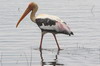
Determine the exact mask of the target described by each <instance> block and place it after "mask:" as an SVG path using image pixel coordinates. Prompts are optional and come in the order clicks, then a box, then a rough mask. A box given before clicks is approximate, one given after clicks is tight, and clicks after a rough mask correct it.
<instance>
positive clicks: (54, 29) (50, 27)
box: [16, 2, 73, 50]
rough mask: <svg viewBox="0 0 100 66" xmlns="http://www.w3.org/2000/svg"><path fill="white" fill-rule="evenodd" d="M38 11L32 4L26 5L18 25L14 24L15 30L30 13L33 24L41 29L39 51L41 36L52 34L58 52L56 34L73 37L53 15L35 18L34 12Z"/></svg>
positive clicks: (34, 4) (36, 6) (66, 27)
mask: <svg viewBox="0 0 100 66" xmlns="http://www.w3.org/2000/svg"><path fill="white" fill-rule="evenodd" d="M37 10H38V5H37V4H36V3H34V2H30V3H29V4H28V7H27V9H26V10H25V12H24V13H23V14H22V16H21V18H20V19H19V21H18V23H17V24H16V28H17V27H18V25H19V23H20V22H21V21H22V20H23V19H24V17H25V16H26V15H27V14H28V13H29V12H31V15H30V19H31V20H32V21H33V22H35V23H36V24H37V25H38V27H39V28H40V29H41V33H42V34H41V41H40V47H39V48H40V49H41V48H42V40H43V36H44V35H45V34H46V33H52V34H53V36H54V38H55V41H56V44H57V47H58V49H59V50H60V47H59V44H58V41H57V39H56V34H66V35H69V36H71V35H73V32H72V31H71V30H70V28H69V27H68V25H67V24H66V23H65V22H63V21H62V20H61V19H60V18H59V17H57V16H53V15H47V14H39V15H38V16H35V14H36V12H37Z"/></svg>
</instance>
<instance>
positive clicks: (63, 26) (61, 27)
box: [56, 22, 71, 33]
mask: <svg viewBox="0 0 100 66" xmlns="http://www.w3.org/2000/svg"><path fill="white" fill-rule="evenodd" d="M56 25H57V27H58V29H59V31H61V32H62V31H66V32H68V33H70V32H71V31H70V28H69V27H68V26H67V25H66V24H63V23H61V22H57V23H56Z"/></svg>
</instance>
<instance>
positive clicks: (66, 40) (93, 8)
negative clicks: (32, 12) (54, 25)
mask: <svg viewBox="0 0 100 66" xmlns="http://www.w3.org/2000/svg"><path fill="white" fill-rule="evenodd" d="M31 1H34V2H36V3H38V4H39V11H38V12H37V14H40V13H46V14H53V15H56V16H59V17H60V18H61V19H63V20H64V21H65V22H66V23H68V25H69V26H70V27H71V29H72V31H73V32H74V34H75V35H74V36H71V37H69V36H66V35H57V38H58V41H59V44H60V46H61V48H62V49H63V50H60V51H58V50H57V46H56V43H55V41H54V38H53V36H52V35H51V34H47V35H45V37H44V41H43V50H42V51H39V49H38V47H39V43H40V36H41V33H40V29H39V28H38V27H37V25H36V24H35V23H32V22H31V20H30V18H29V15H28V16H27V17H26V18H25V19H24V20H23V21H22V22H21V24H20V25H19V27H18V28H16V27H15V25H16V23H17V21H18V19H19V18H20V16H21V14H22V13H23V11H24V10H25V8H26V7H27V3H28V2H31ZM99 3H100V1H99V0H95V1H94V0H85V1H84V0H53V1H51V0H0V65H1V66H73V65H74V66H99V65H100V4H99Z"/></svg>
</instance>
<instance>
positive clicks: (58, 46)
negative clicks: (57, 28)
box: [52, 33, 60, 50]
mask: <svg viewBox="0 0 100 66" xmlns="http://www.w3.org/2000/svg"><path fill="white" fill-rule="evenodd" d="M52 34H53V33H52ZM53 36H54V38H55V41H56V44H57V47H58V50H60V47H59V44H58V41H57V38H56V36H55V34H53Z"/></svg>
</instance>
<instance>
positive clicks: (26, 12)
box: [16, 6, 31, 28]
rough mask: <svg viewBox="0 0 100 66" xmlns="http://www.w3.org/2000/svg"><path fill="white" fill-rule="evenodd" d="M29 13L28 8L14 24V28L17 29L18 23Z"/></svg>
mask: <svg viewBox="0 0 100 66" xmlns="http://www.w3.org/2000/svg"><path fill="white" fill-rule="evenodd" d="M30 11H31V9H30V7H29V6H28V8H27V9H26V10H25V12H24V13H23V14H22V16H21V18H20V19H19V21H18V22H17V24H16V28H17V27H18V25H19V23H20V22H21V21H22V20H23V19H24V18H25V16H26V15H27V14H28V13H29V12H30Z"/></svg>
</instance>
